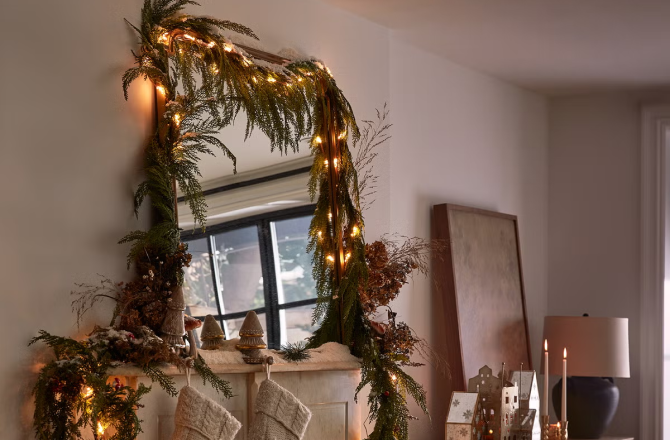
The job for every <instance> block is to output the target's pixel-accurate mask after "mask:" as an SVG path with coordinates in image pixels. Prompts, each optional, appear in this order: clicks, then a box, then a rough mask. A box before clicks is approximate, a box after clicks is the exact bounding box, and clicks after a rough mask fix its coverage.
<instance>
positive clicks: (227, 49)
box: [223, 44, 233, 52]
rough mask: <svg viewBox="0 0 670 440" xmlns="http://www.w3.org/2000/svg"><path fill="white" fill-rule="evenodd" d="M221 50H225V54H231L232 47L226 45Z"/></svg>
mask: <svg viewBox="0 0 670 440" xmlns="http://www.w3.org/2000/svg"><path fill="white" fill-rule="evenodd" d="M223 50H225V51H226V52H232V51H233V46H231V45H230V44H226V45H225V46H223Z"/></svg>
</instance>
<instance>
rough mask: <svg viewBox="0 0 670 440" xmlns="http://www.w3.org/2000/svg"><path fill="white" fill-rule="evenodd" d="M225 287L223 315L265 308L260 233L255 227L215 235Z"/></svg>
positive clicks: (218, 262) (221, 275) (222, 300)
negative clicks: (259, 243) (259, 242)
mask: <svg viewBox="0 0 670 440" xmlns="http://www.w3.org/2000/svg"><path fill="white" fill-rule="evenodd" d="M214 243H215V246H216V262H217V265H218V269H219V285H220V286H221V296H222V298H221V309H222V310H221V314H226V313H234V312H243V311H245V310H250V309H257V308H259V307H263V306H265V296H264V294H263V276H262V272H261V255H260V250H259V247H258V230H257V228H256V227H255V226H250V227H247V228H241V229H235V230H233V231H229V232H224V233H222V234H217V235H215V236H214Z"/></svg>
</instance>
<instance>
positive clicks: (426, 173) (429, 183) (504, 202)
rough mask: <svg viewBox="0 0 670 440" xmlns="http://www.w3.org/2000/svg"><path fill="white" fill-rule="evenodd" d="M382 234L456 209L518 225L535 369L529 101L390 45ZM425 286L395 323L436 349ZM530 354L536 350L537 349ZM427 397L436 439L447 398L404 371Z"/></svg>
mask: <svg viewBox="0 0 670 440" xmlns="http://www.w3.org/2000/svg"><path fill="white" fill-rule="evenodd" d="M390 68H391V109H392V112H393V113H392V114H393V123H394V127H393V128H394V129H393V139H392V146H391V211H390V213H391V230H392V231H394V232H398V233H400V234H404V235H408V236H419V237H425V238H429V237H430V213H431V207H432V206H433V205H435V204H440V203H457V204H462V205H468V206H473V207H478V208H484V209H489V210H495V211H500V212H505V213H509V214H515V215H517V216H518V218H519V228H520V241H521V252H522V258H523V265H524V267H523V270H524V276H525V288H526V302H527V306H528V315H529V325H530V332H531V344H532V347H533V357H534V363H535V365H536V366H537V365H539V348H540V344H541V342H540V338H541V332H542V324H543V318H544V315H545V313H546V305H547V240H546V237H547V178H548V176H547V103H546V100H545V99H544V98H542V97H540V96H538V95H536V94H534V93H530V92H527V91H524V90H521V89H519V88H517V87H514V86H511V85H508V84H506V83H503V82H501V81H498V80H495V79H493V78H491V77H488V76H485V75H482V74H479V73H477V72H474V71H472V70H468V69H465V68H463V67H460V66H458V65H455V64H453V63H451V62H449V61H447V60H444V59H441V58H437V57H435V56H433V55H430V54H428V53H426V52H423V51H421V50H418V49H416V48H414V47H412V46H410V45H408V44H406V43H403V42H402V41H400V40H398V39H396V38H392V40H391V64H390ZM430 287H431V285H430V281H428V280H425V279H421V278H419V277H417V278H415V280H414V282H413V283H412V284H411V285H408V286H406V287H405V288H404V289H403V291H402V293H401V295H400V297H399V298H398V300H396V302H395V304H394V310H395V311H397V312H398V313H399V317H400V318H402V319H403V320H406V321H407V322H408V323H409V324H410V325H411V326H412V327H413V328H414V329H415V330H416V331H417V333H418V334H419V335H422V336H427V337H428V340H429V342H431V343H432V344H433V345H439V341H440V340H441V339H442V338H444V335H440V334H435V329H437V328H438V327H439V325H440V323H438V322H435V319H434V317H433V314H432V313H431V310H432V307H433V305H434V301H432V300H431V288H430ZM536 348H537V349H536ZM413 371H414V372H415V374H416V377H417V378H419V379H420V380H421V382H422V383H423V384H424V386H425V387H426V389H427V390H428V395H429V403H430V410H431V416H432V420H433V422H432V428H431V426H430V424H429V423H428V422H427V421H426V418H425V416H422V415H421V414H419V412H420V411H419V410H415V411H413V413H414V415H418V416H419V417H420V418H421V421H419V422H412V424H411V426H412V428H411V437H412V438H419V439H429V438H433V439H442V438H444V420H445V416H446V404H447V402H448V399H449V396H447V395H445V394H444V392H443V391H442V390H444V388H445V387H444V386H443V383H444V379H443V378H441V377H440V376H438V375H437V374H436V373H434V372H433V371H432V370H431V369H430V368H428V367H424V368H421V369H414V370H413Z"/></svg>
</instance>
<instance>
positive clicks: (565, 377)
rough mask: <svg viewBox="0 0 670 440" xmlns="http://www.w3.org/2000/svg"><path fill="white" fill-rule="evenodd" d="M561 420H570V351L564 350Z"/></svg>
mask: <svg viewBox="0 0 670 440" xmlns="http://www.w3.org/2000/svg"><path fill="white" fill-rule="evenodd" d="M561 418H562V419H563V420H567V419H568V349H567V348H564V349H563V394H562V398H561Z"/></svg>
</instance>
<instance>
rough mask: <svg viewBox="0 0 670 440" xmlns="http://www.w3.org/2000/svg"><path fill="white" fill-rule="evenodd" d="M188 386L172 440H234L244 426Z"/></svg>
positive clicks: (184, 392) (178, 411) (176, 416)
mask: <svg viewBox="0 0 670 440" xmlns="http://www.w3.org/2000/svg"><path fill="white" fill-rule="evenodd" d="M186 378H187V385H186V386H185V387H184V388H182V389H181V391H180V392H179V401H178V403H177V410H176V413H175V418H174V419H175V420H174V421H175V431H174V434H172V440H232V439H233V438H235V434H237V431H239V430H240V428H241V427H242V424H240V422H238V421H237V419H236V418H235V417H233V416H232V414H230V413H229V412H228V411H227V410H226V409H225V408H224V407H222V406H221V405H219V404H218V403H216V402H215V401H213V400H212V399H210V398H209V397H207V396H205V395H204V394H202V393H200V392H199V391H198V390H196V389H195V388H192V387H191V384H190V380H189V373H187V374H186Z"/></svg>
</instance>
